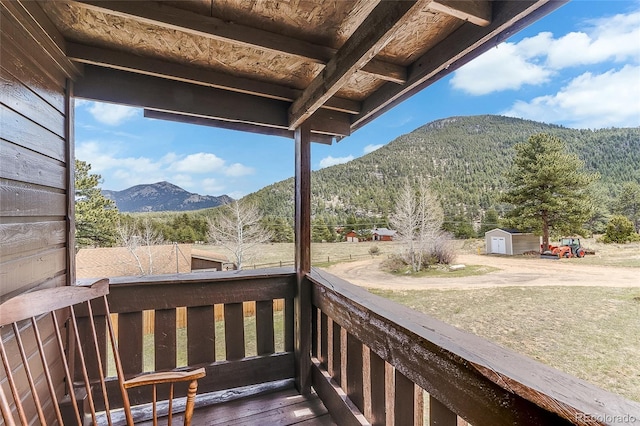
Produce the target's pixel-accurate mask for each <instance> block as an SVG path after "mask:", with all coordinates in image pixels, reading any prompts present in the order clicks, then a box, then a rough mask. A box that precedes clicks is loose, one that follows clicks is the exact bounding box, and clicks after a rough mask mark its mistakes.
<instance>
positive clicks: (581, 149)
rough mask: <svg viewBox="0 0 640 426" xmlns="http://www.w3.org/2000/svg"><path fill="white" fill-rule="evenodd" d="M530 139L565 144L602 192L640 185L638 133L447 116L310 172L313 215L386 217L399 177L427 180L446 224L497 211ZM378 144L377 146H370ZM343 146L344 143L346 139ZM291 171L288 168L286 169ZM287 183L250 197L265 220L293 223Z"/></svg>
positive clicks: (637, 130)
mask: <svg viewBox="0 0 640 426" xmlns="http://www.w3.org/2000/svg"><path fill="white" fill-rule="evenodd" d="M536 133H549V134H553V135H556V136H558V137H559V138H561V139H562V140H564V141H565V143H566V145H567V148H568V149H569V151H571V152H575V153H576V154H577V155H578V156H579V157H580V158H581V159H582V160H583V161H584V162H585V166H586V169H588V170H590V171H597V172H599V173H600V175H601V179H600V183H599V185H600V189H601V191H600V193H601V194H605V196H606V197H612V196H616V195H617V193H618V191H619V189H620V187H621V186H622V184H623V183H624V182H627V181H631V180H637V181H640V128H611V129H602V130H576V129H568V128H565V127H562V126H556V125H549V124H544V123H539V122H535V121H529V120H521V119H516V118H510V117H502V116H493V115H482V116H468V117H451V118H446V119H442V120H437V121H434V122H431V123H429V124H426V125H424V126H422V127H419V128H418V129H416V130H414V131H413V132H411V133H408V134H405V135H402V136H400V137H398V138H396V139H395V140H393V141H391V142H390V143H388V144H387V145H386V146H384V147H382V148H380V149H378V150H376V151H374V152H372V153H370V154H367V155H365V156H363V157H360V158H357V159H355V160H353V161H350V162H348V163H345V164H340V165H336V166H332V167H327V168H325V169H321V170H318V171H314V172H313V173H312V178H311V179H312V208H313V214H314V216H315V217H337V218H345V217H348V216H351V215H353V216H355V217H384V216H388V215H389V214H390V213H391V212H392V211H393V209H394V205H395V200H396V196H397V194H398V193H399V190H400V189H401V187H402V185H403V184H404V182H405V178H408V179H409V181H411V180H414V179H415V178H416V177H417V176H419V175H422V176H425V177H427V178H428V179H429V180H430V182H431V185H432V188H433V189H434V190H435V191H436V192H437V193H438V194H439V196H440V199H441V200H442V204H443V207H444V209H445V212H446V214H447V216H448V217H449V218H451V217H454V216H456V215H465V216H467V217H469V218H476V219H477V218H479V217H480V216H481V215H482V213H483V212H484V211H486V210H488V209H490V208H492V207H495V208H497V209H498V210H501V207H504V206H500V205H499V203H498V197H499V194H500V192H502V191H503V190H504V189H505V188H506V185H507V184H506V181H505V178H504V172H505V171H506V170H507V169H508V168H509V167H510V165H511V163H512V160H513V156H514V153H515V152H514V149H513V146H514V145H515V144H516V143H518V142H525V141H526V140H527V139H528V138H529V136H531V135H532V134H536ZM376 142H377V141H376ZM342 143H349V141H348V140H345V141H344V142H342ZM292 167H293V166H292ZM293 194H294V192H293V178H290V179H287V180H284V181H281V182H277V183H274V184H273V185H269V186H267V187H265V188H263V189H261V190H259V191H257V192H255V193H253V194H250V195H249V196H248V197H249V198H250V199H252V200H254V201H255V202H257V203H258V204H259V206H260V207H261V209H262V211H263V212H264V213H265V214H267V215H273V216H280V217H289V218H291V217H293V209H294V200H293Z"/></svg>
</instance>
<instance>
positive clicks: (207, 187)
mask: <svg viewBox="0 0 640 426" xmlns="http://www.w3.org/2000/svg"><path fill="white" fill-rule="evenodd" d="M201 187H202V189H203V191H204V192H203V194H207V195H215V194H220V192H221V191H223V190H224V185H222V184H221V183H219V182H218V181H217V180H216V179H214V178H207V179H203V180H202V183H201Z"/></svg>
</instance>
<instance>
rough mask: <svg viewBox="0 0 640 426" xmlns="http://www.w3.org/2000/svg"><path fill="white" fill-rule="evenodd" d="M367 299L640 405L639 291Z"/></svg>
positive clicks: (445, 293)
mask: <svg viewBox="0 0 640 426" xmlns="http://www.w3.org/2000/svg"><path fill="white" fill-rule="evenodd" d="M370 291H371V292H373V293H376V294H378V295H381V296H383V297H386V298H389V299H391V300H395V301H397V302H399V303H402V304H404V305H407V306H409V307H411V308H413V309H416V310H418V311H421V312H424V313H427V314H429V315H432V316H434V317H436V318H438V319H440V320H442V321H444V322H447V323H449V324H452V325H454V326H456V327H459V328H461V329H464V330H467V331H470V332H472V333H474V334H477V335H479V336H482V337H484V338H486V339H488V340H491V341H493V342H495V343H498V344H499V345H502V346H505V347H507V348H510V349H513V350H515V351H517V352H520V353H522V354H525V355H527V356H530V357H532V358H534V359H536V360H538V361H540V362H543V363H545V364H548V365H550V366H552V367H555V368H557V369H559V370H562V371H564V372H566V373H569V374H571V375H574V376H576V377H579V378H581V379H584V380H587V381H589V382H591V383H594V384H596V385H598V386H600V387H602V388H604V389H607V390H609V391H611V392H615V393H618V394H620V395H623V396H625V397H626V398H630V399H634V400H636V401H640V370H639V369H638V366H640V288H603V287H509V288H492V289H479V290H418V291H391V290H370Z"/></svg>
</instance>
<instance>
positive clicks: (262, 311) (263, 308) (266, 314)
mask: <svg viewBox="0 0 640 426" xmlns="http://www.w3.org/2000/svg"><path fill="white" fill-rule="evenodd" d="M256 348H257V352H258V355H268V354H272V353H274V352H275V341H274V333H273V300H260V301H257V302H256Z"/></svg>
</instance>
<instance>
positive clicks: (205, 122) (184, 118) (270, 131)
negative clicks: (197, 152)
mask: <svg viewBox="0 0 640 426" xmlns="http://www.w3.org/2000/svg"><path fill="white" fill-rule="evenodd" d="M144 116H145V117H146V118H153V119H156V120H168V121H175V122H178V123H187V124H195V125H198V126H208V127H217V128H220V129H228V130H238V131H241V132H250V133H258V134H261V135H267V136H279V137H283V138H287V139H293V138H294V132H293V131H291V130H289V129H280V128H274V127H265V126H257V125H255V124H250V123H239V122H233V121H223V120H217V119H214V118H204V117H195V116H193V115H184V114H176V113H171V112H164V111H155V110H152V109H145V110H144ZM333 138H334V137H333V136H330V135H324V134H321V133H314V132H311V142H317V143H322V144H325V145H331V144H332V143H333Z"/></svg>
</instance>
